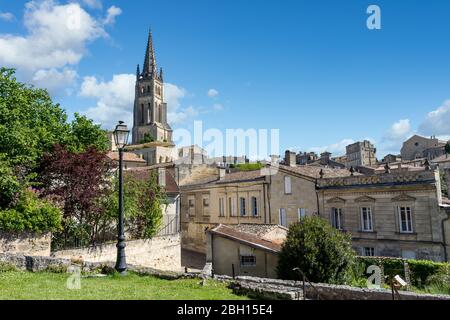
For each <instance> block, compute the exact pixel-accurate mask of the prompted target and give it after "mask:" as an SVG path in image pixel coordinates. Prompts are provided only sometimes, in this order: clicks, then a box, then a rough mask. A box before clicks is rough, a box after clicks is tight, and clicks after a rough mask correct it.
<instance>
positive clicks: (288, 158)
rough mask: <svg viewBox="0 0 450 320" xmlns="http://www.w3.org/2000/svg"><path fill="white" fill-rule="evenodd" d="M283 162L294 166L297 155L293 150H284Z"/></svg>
mask: <svg viewBox="0 0 450 320" xmlns="http://www.w3.org/2000/svg"><path fill="white" fill-rule="evenodd" d="M284 162H285V164H286V165H287V166H289V167H295V166H296V165H297V155H296V154H295V152H292V151H289V150H286V152H285V156H284Z"/></svg>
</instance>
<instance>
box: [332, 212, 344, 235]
mask: <svg viewBox="0 0 450 320" xmlns="http://www.w3.org/2000/svg"><path fill="white" fill-rule="evenodd" d="M336 213H337V214H338V217H339V219H338V220H339V221H338V222H339V226H338V225H337V224H336V220H335V217H336ZM343 220H344V219H343V213H342V208H340V207H332V208H331V225H332V226H333V228H335V229H336V230H341V231H342V230H344V228H343V226H344V223H343Z"/></svg>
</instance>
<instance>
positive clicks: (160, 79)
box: [159, 68, 164, 82]
mask: <svg viewBox="0 0 450 320" xmlns="http://www.w3.org/2000/svg"><path fill="white" fill-rule="evenodd" d="M159 81H161V82H164V75H163V68H160V69H159Z"/></svg>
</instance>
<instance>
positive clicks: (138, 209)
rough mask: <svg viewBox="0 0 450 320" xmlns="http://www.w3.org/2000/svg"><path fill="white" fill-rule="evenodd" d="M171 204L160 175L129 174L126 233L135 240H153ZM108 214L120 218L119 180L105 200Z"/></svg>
mask: <svg viewBox="0 0 450 320" xmlns="http://www.w3.org/2000/svg"><path fill="white" fill-rule="evenodd" d="M166 204H167V197H166V194H165V191H164V189H163V188H162V187H161V186H160V185H159V184H158V181H157V174H156V172H153V171H152V172H139V173H131V172H127V173H126V174H125V175H124V212H125V227H126V232H127V233H128V234H129V235H130V236H131V237H132V238H134V239H150V238H152V237H153V236H155V235H156V233H157V232H158V231H159V230H160V227H161V223H162V217H163V207H164V205H166ZM105 206H106V207H107V211H108V215H109V216H114V217H117V213H118V207H119V205H118V181H117V180H116V183H115V189H114V190H113V192H112V193H111V194H110V195H109V197H108V198H106V199H105Z"/></svg>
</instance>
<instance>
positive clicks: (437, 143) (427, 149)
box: [400, 135, 445, 161]
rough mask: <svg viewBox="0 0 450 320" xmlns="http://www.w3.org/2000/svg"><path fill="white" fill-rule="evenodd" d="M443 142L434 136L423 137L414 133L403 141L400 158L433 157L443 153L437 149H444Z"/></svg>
mask: <svg viewBox="0 0 450 320" xmlns="http://www.w3.org/2000/svg"><path fill="white" fill-rule="evenodd" d="M444 146H445V142H444V141H441V140H438V139H437V138H435V137H431V138H425V137H421V136H418V135H414V136H412V137H411V138H409V139H408V140H406V141H405V142H404V143H403V146H402V149H401V151H400V152H401V156H402V160H403V161H405V160H414V159H417V158H423V157H426V156H433V158H435V157H437V156H439V155H441V154H443V153H440V152H439V150H442V152H443V150H444Z"/></svg>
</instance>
